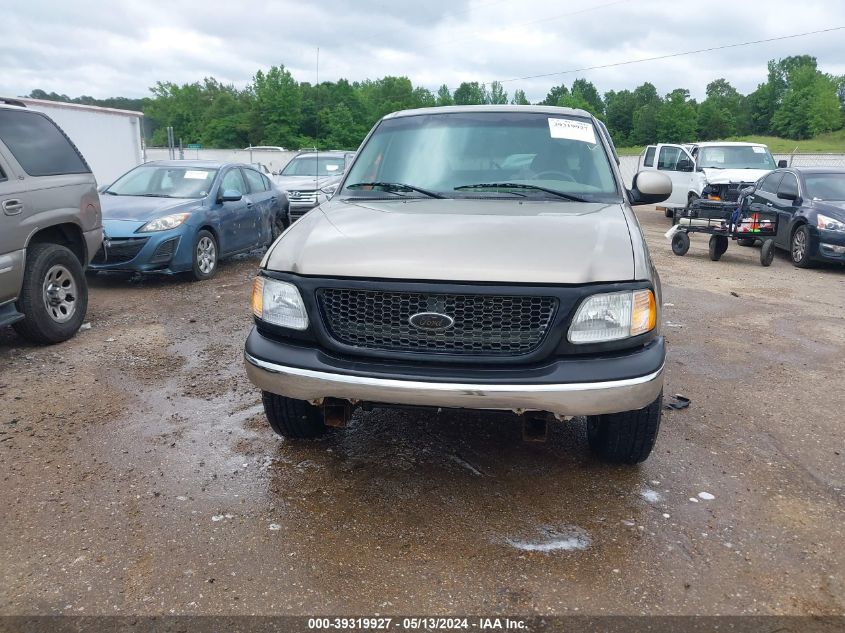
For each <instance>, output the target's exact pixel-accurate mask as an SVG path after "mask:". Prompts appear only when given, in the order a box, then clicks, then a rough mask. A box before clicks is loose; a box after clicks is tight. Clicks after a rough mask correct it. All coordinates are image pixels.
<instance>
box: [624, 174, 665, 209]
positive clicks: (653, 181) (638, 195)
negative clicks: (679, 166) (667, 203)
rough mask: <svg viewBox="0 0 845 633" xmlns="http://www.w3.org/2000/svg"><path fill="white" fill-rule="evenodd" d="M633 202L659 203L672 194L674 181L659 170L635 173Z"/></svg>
mask: <svg viewBox="0 0 845 633" xmlns="http://www.w3.org/2000/svg"><path fill="white" fill-rule="evenodd" d="M630 194H631V204H657V203H658V202H663V201H664V200H666V198H668V197H669V196H671V195H672V181H671V180H670V178H669V176H667V175H666V174H664V173H661V172H659V171H651V170H648V171H641V172H637V173H636V174H635V175H634V182H633V184H632V186H631V191H630Z"/></svg>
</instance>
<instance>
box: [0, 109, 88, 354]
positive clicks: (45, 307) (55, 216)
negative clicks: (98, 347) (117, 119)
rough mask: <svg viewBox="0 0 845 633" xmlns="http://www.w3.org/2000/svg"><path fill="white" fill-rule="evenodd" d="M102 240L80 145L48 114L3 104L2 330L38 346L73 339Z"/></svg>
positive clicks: (0, 183)
mask: <svg viewBox="0 0 845 633" xmlns="http://www.w3.org/2000/svg"><path fill="white" fill-rule="evenodd" d="M102 239H103V228H102V218H101V213H100V199H99V197H98V195H97V183H96V181H95V180H94V176H93V174H92V173H91V169H90V168H89V167H88V164H87V163H86V162H85V159H84V158H83V157H82V155H81V154H80V153H79V151H78V150H77V149H76V146H75V145H74V144H73V143H72V142H71V140H70V139H69V138H68V137H67V136H66V135H65V134H64V132H63V131H62V130H61V129H60V128H59V127H58V126H57V125H56V124H55V123H53V121H52V120H50V118H49V117H47V116H46V115H44V114H42V113H40V112H34V111H32V110H27V109H26V108H25V107H24V105H23V104H22V103H20V102H15V101H13V100H9V99H0V326H5V325H12V326H13V327H14V328H15V330H17V332H18V333H19V334H20V335H21V336H23V337H24V338H26V339H28V340H30V341H33V342H36V343H58V342H60V341H64V340H66V339H68V338H70V337H71V336H73V335H74V334H75V333H76V331H77V330H78V329H79V326H80V325H81V324H82V321H83V320H84V319H85V311H86V309H87V306H88V286H87V284H86V282H85V274H84V269H85V267H86V266H87V265H88V262H89V261H90V259H91V258H92V257H93V256H94V254H95V253H96V252H97V249H99V248H100V243H101V242H102Z"/></svg>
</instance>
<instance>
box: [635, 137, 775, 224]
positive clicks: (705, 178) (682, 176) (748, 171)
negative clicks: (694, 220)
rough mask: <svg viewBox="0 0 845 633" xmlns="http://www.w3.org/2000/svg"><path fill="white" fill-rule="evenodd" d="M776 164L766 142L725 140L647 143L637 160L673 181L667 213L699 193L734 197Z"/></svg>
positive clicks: (685, 204)
mask: <svg viewBox="0 0 845 633" xmlns="http://www.w3.org/2000/svg"><path fill="white" fill-rule="evenodd" d="M781 162H782V163H784V164H783V165H781V166H786V165H785V161H781ZM777 166H778V165H777V164H776V163H775V159H774V158H773V157H772V154H771V152H769V148H768V147H767V146H766V145H763V144H761V143H742V142H728V141H713V142H706V143H688V144H677V143H658V144H657V145H649V146H647V147H646V148H645V149H644V150H643V152H642V154H640V161H639V170H645V171H647V170H657V171H662V172H663V173H664V174H666V175H667V176H669V178H670V180H671V181H672V195H671V196H670V197H669V199H668V200H666V202H665V207H666V215H667V216H671V214H672V211H673V209H676V208H683V207H686V206H688V205H689V204H691V203H692V202H694V201H695V200H697V199H699V198H702V197H704V198H708V199H713V200H722V201H734V200H737V199H738V197H739V192H740V190H741V189H743V188H744V187H748V186H750V185H751V184H753V183H754V182H756V181H757V180H759V179H760V178H762V177H763V176H765V175H766V174H768V173H769V172H770V171H771V170H773V169H775V168H776V167H777Z"/></svg>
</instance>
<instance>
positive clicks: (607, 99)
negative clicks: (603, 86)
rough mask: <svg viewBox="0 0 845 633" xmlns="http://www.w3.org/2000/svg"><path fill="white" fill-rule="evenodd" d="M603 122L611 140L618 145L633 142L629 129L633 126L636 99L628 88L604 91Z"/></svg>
mask: <svg viewBox="0 0 845 633" xmlns="http://www.w3.org/2000/svg"><path fill="white" fill-rule="evenodd" d="M604 103H605V123H606V124H607V129H608V131H609V132H610V135H611V137H612V138H613V142H614V143H616V144H617V145H619V146H625V145H629V144H633V141H632V140H631V131H632V129H633V127H634V112H635V111H636V109H637V100H636V99H635V98H634V93H633V92H631V91H630V90H620V91H619V92H616V91H613V90H611V91H609V92H606V93H604Z"/></svg>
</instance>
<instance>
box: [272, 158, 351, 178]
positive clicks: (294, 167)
mask: <svg viewBox="0 0 845 633" xmlns="http://www.w3.org/2000/svg"><path fill="white" fill-rule="evenodd" d="M344 164H345V160H344V158H343V156H297V157H296V158H294V159H293V160H292V161H290V162H289V163H288V164H287V166H286V167H285V168H284V169H283V170H282V176H315V175H319V176H340V174H342V173H343V166H344Z"/></svg>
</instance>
